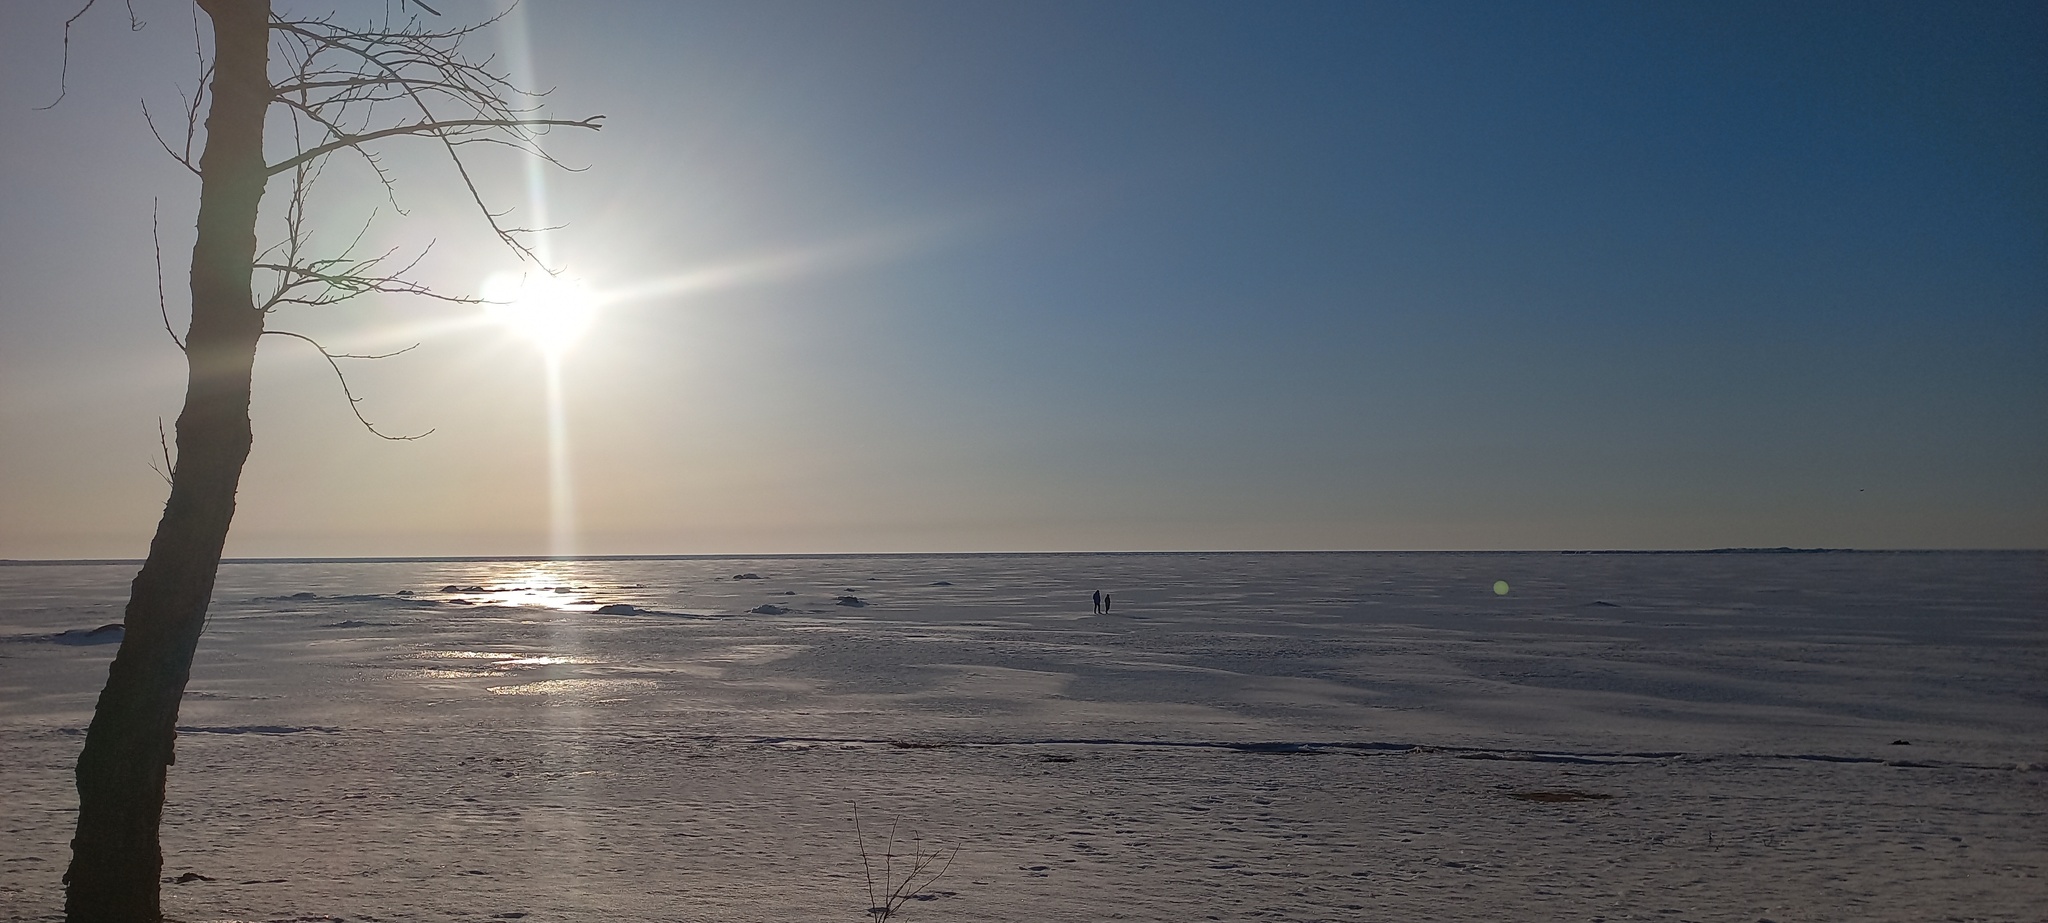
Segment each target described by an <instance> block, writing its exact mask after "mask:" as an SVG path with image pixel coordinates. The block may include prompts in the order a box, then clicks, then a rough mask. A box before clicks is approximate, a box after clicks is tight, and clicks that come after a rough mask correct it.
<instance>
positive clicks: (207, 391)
mask: <svg viewBox="0 0 2048 923" xmlns="http://www.w3.org/2000/svg"><path fill="white" fill-rule="evenodd" d="M199 6H200V7H201V8H202V9H204V10H205V11H206V13H207V15H208V16H209V17H210V18H211V19H212V21H213V34H214V52H215V71H214V78H213V102H212V106H211V108H210V109H209V110H208V112H207V117H206V147H205V151H204V153H203V154H202V155H201V156H200V161H199V166H200V176H201V179H200V192H199V227H198V231H199V234H198V241H197V243H195V244H194V245H193V247H192V327H191V332H190V333H189V335H188V336H187V337H186V341H185V346H186V363H187V366H188V377H187V380H186V386H185V408H184V411H183V412H182V413H180V414H179V416H178V460H177V469H176V471H175V472H174V473H173V475H172V481H171V497H170V501H169V502H168V503H166V504H165V507H164V515H163V519H162V520H161V521H160V522H158V524H157V529H156V537H155V538H154V539H152V540H151V541H150V545H149V558H148V559H147V560H146V561H145V562H144V563H143V565H142V572H141V573H140V574H138V575H137V576H136V578H135V584H134V587H133V590H132V592H131V595H130V596H129V598H128V610H127V616H126V623H127V632H126V636H125V637H124V638H122V640H121V649H120V652H119V653H118V654H116V655H115V657H114V663H113V666H112V668H111V669H109V670H108V673H107V685H106V688H105V690H104V691H102V692H101V693H100V699H99V705H98V708H97V709H96V710H95V711H94V712H93V718H92V727H91V728H90V729H89V730H88V731H87V733H86V738H85V749H84V752H83V753H82V754H80V756H79V758H78V772H77V777H78V800H79V811H78V834H77V836H76V837H75V838H74V839H72V841H71V868H70V871H68V872H67V873H66V874H65V876H64V880H65V883H66V885H67V886H68V887H67V891H66V895H65V907H64V909H65V916H66V918H67V919H68V920H69V921H71V923H157V921H159V920H161V919H162V909H161V906H160V905H159V903H158V885H159V877H160V875H161V874H162V871H163V852H162V849H161V847H160V846H159V845H158V841H157V826H158V822H159V821H160V820H161V818H162V816H163V806H164V781H165V774H166V772H167V770H168V767H169V766H170V764H171V763H172V762H173V761H174V755H173V746H174V743H175V739H176V737H177V723H178V703H179V700H180V699H181V698H183V696H184V694H185V681H186V679H187V678H188V677H189V676H190V675H191V671H192V654H193V651H194V650H195V649H196V648H197V647H198V644H199V632H200V629H201V628H202V627H204V625H205V623H206V608H207V604H208V603H209V602H210V601H211V599H212V596H213V582H214V576H215V574H216V572H217V571H218V570H219V569H220V556H221V548H222V546H223V545H224V544H225V543H226V541H227V534H228V522H229V520H230V519H232V518H233V516H234V512H235V488H236V485H237V484H238V483H240V481H241V477H242V463H243V462H244V461H245V460H247V458H248V457H249V443H250V433H249V377H250V371H251V368H252V367H253V365H254V362H255V358H256V340H257V337H258V336H259V335H260V334H261V333H262V331H263V313H262V312H261V311H259V310H257V308H256V305H255V299H254V297H253V294H252V292H251V288H250V283H251V278H250V277H251V264H252V262H253V260H254V258H255V248H256V209H257V205H258V204H259V203H260V202H261V201H262V198H263V186H264V181H265V180H266V179H267V178H268V176H267V172H266V167H265V164H264V160H263V116H264V112H265V110H266V109H268V107H269V105H270V101H271V95H272V94H271V86H270V78H269V57H270V55H269V48H270V35H269V20H270V8H269V7H270V5H269V2H268V0H199Z"/></svg>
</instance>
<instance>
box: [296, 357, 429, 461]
mask: <svg viewBox="0 0 2048 923" xmlns="http://www.w3.org/2000/svg"><path fill="white" fill-rule="evenodd" d="M263 335H264V336H281V337H291V338H292V339H295V340H304V341H306V342H308V343H311V344H313V348H314V349H317V350H319V351H320V357H321V358H322V359H326V360H327V367H328V368H331V369H333V370H334V379H335V380H336V381H338V382H340V383H341V396H343V397H345V398H348V409H349V412H350V413H353V414H355V415H356V422H358V423H361V424H363V428H364V429H366V430H369V431H370V435H372V436H375V437H377V438H379V439H388V440H390V441H392V442H411V441H413V440H415V439H424V438H426V437H428V436H431V435H433V434H434V431H433V430H431V429H430V430H427V431H426V432H424V433H415V434H413V435H411V436H393V435H391V434H389V433H386V432H384V431H382V430H379V429H378V428H377V424H375V423H371V422H370V421H369V420H368V419H367V418H365V417H364V416H363V408H362V406H361V405H362V403H363V399H362V398H360V397H357V396H356V395H355V392H354V391H353V390H351V389H350V388H349V386H348V375H347V373H344V372H343V371H342V370H341V362H340V361H338V360H342V359H385V358H389V357H391V356H396V355H398V354H399V353H403V352H409V351H411V350H412V349H413V348H414V346H417V345H418V344H414V346H408V347H406V348H405V349H401V350H399V351H398V352H395V353H385V354H383V355H379V356H359V355H355V354H353V353H337V352H332V351H330V350H328V348H327V347H326V346H324V345H322V344H321V343H320V341H319V340H316V339H313V338H312V337H309V336H307V335H305V334H303V333H293V332H291V331H289V330H265V331H263Z"/></svg>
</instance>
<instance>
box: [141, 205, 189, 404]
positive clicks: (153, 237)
mask: <svg viewBox="0 0 2048 923" xmlns="http://www.w3.org/2000/svg"><path fill="white" fill-rule="evenodd" d="M149 244H150V248H151V249H152V250H154V251H155V252H156V310H157V313H158V314H160V315H162V316H163V319H164V332H165V333H168V334H170V335H171V342H173V343H176V344H178V351H179V352H184V351H185V341H184V340H181V339H178V331H176V330H173V329H171V308H170V306H169V305H168V304H165V303H164V245H163V241H161V240H159V239H157V234H156V200H155V199H150V200H149ZM157 428H158V429H162V428H163V421H162V420H158V421H157Z"/></svg>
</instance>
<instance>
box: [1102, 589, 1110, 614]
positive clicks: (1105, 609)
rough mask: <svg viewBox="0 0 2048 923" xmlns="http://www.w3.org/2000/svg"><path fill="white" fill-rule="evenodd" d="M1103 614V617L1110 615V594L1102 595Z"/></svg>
mask: <svg viewBox="0 0 2048 923" xmlns="http://www.w3.org/2000/svg"><path fill="white" fill-rule="evenodd" d="M1102 614H1103V615H1108V614H1109V594H1108V593H1104V594H1102Z"/></svg>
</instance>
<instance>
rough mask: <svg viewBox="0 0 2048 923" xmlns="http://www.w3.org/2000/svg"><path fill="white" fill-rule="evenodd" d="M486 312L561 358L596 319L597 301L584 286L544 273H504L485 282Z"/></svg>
mask: <svg viewBox="0 0 2048 923" xmlns="http://www.w3.org/2000/svg"><path fill="white" fill-rule="evenodd" d="M483 299H484V311H485V313H486V314H487V315H488V316H489V317H490V318H491V319H492V320H494V321H497V322H498V323H499V324H502V325H503V326H504V327H505V328H506V329H508V330H511V331H512V332H513V333H516V334H519V335H520V336H522V337H525V338H526V339H528V340H530V341H532V342H533V344H534V345H535V346H538V347H539V348H540V351H541V352H542V354H544V355H546V356H548V357H550V358H557V359H558V358H560V357H561V356H562V354H563V353H564V352H567V351H568V349H569V347H570V346H571V345H573V344H574V343H575V342H576V339H577V338H578V337H580V336H582V335H583V332H584V331H585V330H587V329H589V327H590V323H591V321H592V320H594V319H596V314H597V300H596V298H594V297H593V296H592V294H591V292H590V290H589V289H588V288H586V287H585V286H584V285H583V283H582V282H580V281H578V280H575V279H570V278H566V277H563V276H551V275H548V274H547V273H544V272H528V273H510V272H501V273H498V274H496V275H494V276H491V277H490V278H489V279H487V280H485V281H484V285H483Z"/></svg>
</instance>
